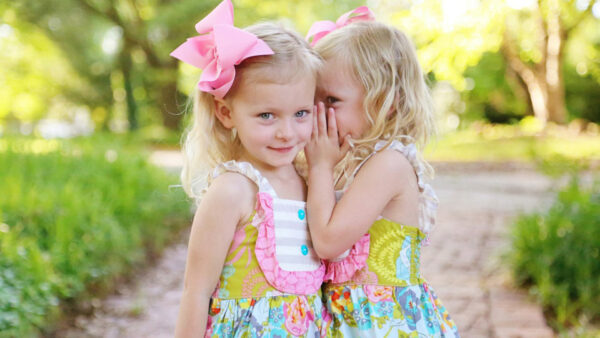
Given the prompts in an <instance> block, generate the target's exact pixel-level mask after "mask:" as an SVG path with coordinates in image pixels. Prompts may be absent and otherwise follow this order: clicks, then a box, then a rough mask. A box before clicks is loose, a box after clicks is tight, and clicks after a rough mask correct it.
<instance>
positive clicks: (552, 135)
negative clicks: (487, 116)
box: [425, 123, 600, 162]
mask: <svg viewBox="0 0 600 338" xmlns="http://www.w3.org/2000/svg"><path fill="white" fill-rule="evenodd" d="M425 157H426V158H427V159H428V160H429V161H444V162H474V161H489V162H506V161H519V162H540V161H542V162H556V161H564V160H580V159H584V160H586V161H598V160H600V135H598V134H593V133H577V132H573V131H571V130H569V129H567V128H564V127H563V128H559V127H551V128H548V129H547V130H546V131H545V132H541V131H539V130H537V129H534V130H531V129H528V128H527V126H526V123H522V124H519V125H488V124H486V125H481V124H475V125H473V126H471V127H470V128H467V129H464V130H459V131H456V132H452V133H448V134H445V135H442V136H441V137H439V138H438V139H437V140H436V141H434V142H432V143H430V145H429V146H428V147H427V148H426V149H425Z"/></svg>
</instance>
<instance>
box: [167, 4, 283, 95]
mask: <svg viewBox="0 0 600 338" xmlns="http://www.w3.org/2000/svg"><path fill="white" fill-rule="evenodd" d="M196 31H197V32H198V34H200V35H198V36H195V37H192V38H189V39H187V41H186V42H184V43H182V44H181V45H180V46H179V47H177V48H176V49H175V50H174V51H173V52H171V56H172V57H174V58H177V59H179V60H181V61H183V62H185V63H188V64H190V65H192V66H194V67H197V68H200V69H202V75H201V76H200V80H199V81H198V88H199V89H200V90H201V91H203V92H207V93H211V94H213V95H214V96H216V97H218V98H223V97H224V96H225V94H227V92H228V91H229V89H230V88H231V86H232V85H233V80H234V79H235V65H239V64H240V63H241V62H242V61H244V60H245V59H247V58H249V57H252V56H258V55H272V54H273V50H271V48H269V46H268V45H267V44H266V43H265V42H264V41H262V40H261V39H259V38H257V37H256V36H255V35H254V34H252V33H249V32H246V31H244V30H241V29H239V28H236V27H234V26H233V4H232V3H231V0H224V1H223V2H221V3H220V4H219V5H218V6H217V7H216V8H215V9H214V10H213V11H212V12H211V13H210V14H208V15H207V16H206V17H205V18H204V19H202V20H201V21H200V22H198V23H197V24H196Z"/></svg>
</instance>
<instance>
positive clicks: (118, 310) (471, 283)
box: [60, 152, 554, 338]
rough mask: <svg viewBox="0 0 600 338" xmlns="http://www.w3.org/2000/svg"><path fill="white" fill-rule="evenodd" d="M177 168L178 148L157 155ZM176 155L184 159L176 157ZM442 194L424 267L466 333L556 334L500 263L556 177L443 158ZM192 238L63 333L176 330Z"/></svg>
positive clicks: (84, 334) (129, 333)
mask: <svg viewBox="0 0 600 338" xmlns="http://www.w3.org/2000/svg"><path fill="white" fill-rule="evenodd" d="M163 158H167V159H168V160H167V161H169V163H171V165H169V166H167V167H168V168H169V169H173V168H175V169H176V168H177V165H176V164H173V163H174V162H173V161H178V159H177V157H176V156H173V154H170V153H168V152H165V153H164V154H154V156H153V161H155V162H156V163H164V161H163ZM175 163H177V162H175ZM436 168H438V175H437V177H436V179H435V180H434V184H433V185H434V188H435V189H436V191H437V193H438V195H439V197H440V202H441V206H440V210H439V214H438V224H437V226H436V230H435V232H434V233H433V235H432V244H431V245H430V246H429V247H426V248H424V249H423V250H422V252H423V260H422V270H423V275H424V276H425V277H426V278H427V279H428V281H429V283H430V285H431V286H432V287H433V288H434V289H435V290H436V292H437V294H438V296H439V297H440V298H441V299H442V301H443V302H444V304H445V306H446V308H447V309H448V310H449V312H450V314H451V316H452V317H453V318H454V320H455V322H456V323H457V325H458V326H459V330H460V332H461V335H462V336H463V337H502V338H503V337H553V336H554V335H553V332H552V330H551V329H550V328H549V327H548V326H547V325H546V324H545V322H544V318H543V316H542V312H541V309H540V308H539V307H538V306H537V305H535V304H534V303H533V302H532V301H531V300H529V299H528V297H527V295H526V294H525V293H524V292H523V291H520V290H516V289H514V288H513V287H511V285H510V279H509V277H508V272H507V271H506V270H505V268H504V267H503V266H502V265H501V263H500V255H501V253H502V252H503V250H505V249H506V245H507V226H508V225H509V224H510V222H511V219H512V218H513V217H514V216H515V215H516V214H518V213H519V212H521V211H530V210H535V209H539V208H543V207H544V206H546V205H548V203H549V202H550V198H551V194H550V193H549V191H550V189H551V187H552V185H553V184H552V182H551V181H549V180H548V179H547V178H545V177H544V176H542V175H539V174H537V173H535V171H533V170H532V169H531V168H527V167H522V166H518V165H517V166H516V167H514V166H510V165H509V166H506V165H505V166H502V167H500V168H498V167H494V166H492V167H489V166H487V165H486V166H484V167H482V166H479V165H471V166H464V165H441V164H440V165H438V166H436ZM185 255H186V242H185V238H182V239H181V241H179V242H178V243H176V244H174V245H173V246H172V247H170V248H168V249H167V250H166V251H165V253H164V254H163V257H162V258H161V259H160V260H159V261H158V263H157V264H156V266H154V267H151V268H149V269H148V270H146V271H145V272H144V273H142V274H140V276H139V277H138V278H137V280H136V282H134V283H132V284H131V285H127V286H123V287H122V288H121V289H119V290H118V292H117V294H115V295H113V296H111V297H109V298H107V299H105V300H103V301H102V302H101V305H100V306H99V308H98V309H97V311H95V314H94V315H93V316H91V317H89V316H88V317H84V316H81V317H79V318H77V319H76V320H75V325H74V326H75V327H73V328H71V329H70V330H68V331H65V332H62V333H60V336H62V337H159V338H162V337H172V336H173V331H174V327H175V321H176V318H177V312H178V307H179V299H180V297H181V288H182V285H183V281H182V279H183V272H184V268H185Z"/></svg>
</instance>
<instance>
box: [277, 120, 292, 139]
mask: <svg viewBox="0 0 600 338" xmlns="http://www.w3.org/2000/svg"><path fill="white" fill-rule="evenodd" d="M293 134H294V128H293V126H292V121H290V120H289V119H285V120H283V121H281V123H279V126H277V131H276V132H275V137H277V138H278V139H282V140H289V139H290V138H292V136H293Z"/></svg>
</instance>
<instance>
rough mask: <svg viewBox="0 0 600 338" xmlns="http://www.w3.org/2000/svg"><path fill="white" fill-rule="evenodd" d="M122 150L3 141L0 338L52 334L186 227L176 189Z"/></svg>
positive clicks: (136, 150)
mask: <svg viewBox="0 0 600 338" xmlns="http://www.w3.org/2000/svg"><path fill="white" fill-rule="evenodd" d="M141 150H142V149H141V147H140V146H139V144H138V145H136V144H129V145H127V146H125V147H121V148H118V147H116V141H115V140H106V139H102V138H99V139H91V140H90V139H87V140H81V141H78V142H64V141H61V142H59V141H46V140H31V139H25V140H24V139H17V140H0V163H2V165H1V166H0V182H2V183H1V184H0V336H4V335H6V336H29V335H33V334H36V333H37V332H38V331H39V330H46V329H51V327H50V324H51V323H53V322H55V321H56V319H57V318H58V317H59V315H60V312H61V311H60V305H61V304H62V305H65V304H71V305H72V304H78V303H81V302H82V301H86V300H89V298H90V297H91V296H92V295H93V294H95V293H97V292H100V291H101V290H107V289H109V288H110V286H111V285H112V284H113V283H114V282H115V281H116V280H117V278H119V277H122V276H123V275H126V274H127V272H128V271H131V269H132V267H135V266H137V265H138V264H140V263H143V262H144V260H145V259H146V258H147V257H148V255H151V254H153V253H157V252H158V251H160V250H161V248H163V247H164V245H165V244H166V243H167V242H168V241H169V239H172V238H173V235H174V234H175V233H177V232H178V231H179V230H180V229H182V227H183V226H186V225H188V219H189V203H188V201H187V199H186V198H185V196H184V194H183V193H182V191H181V189H176V188H175V189H170V188H169V185H170V184H173V183H175V182H177V178H176V177H172V176H168V175H167V174H166V173H165V172H163V170H161V169H159V168H155V167H153V166H151V165H150V164H148V163H147V161H146V159H145V156H144V155H143V152H142V151H141Z"/></svg>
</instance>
